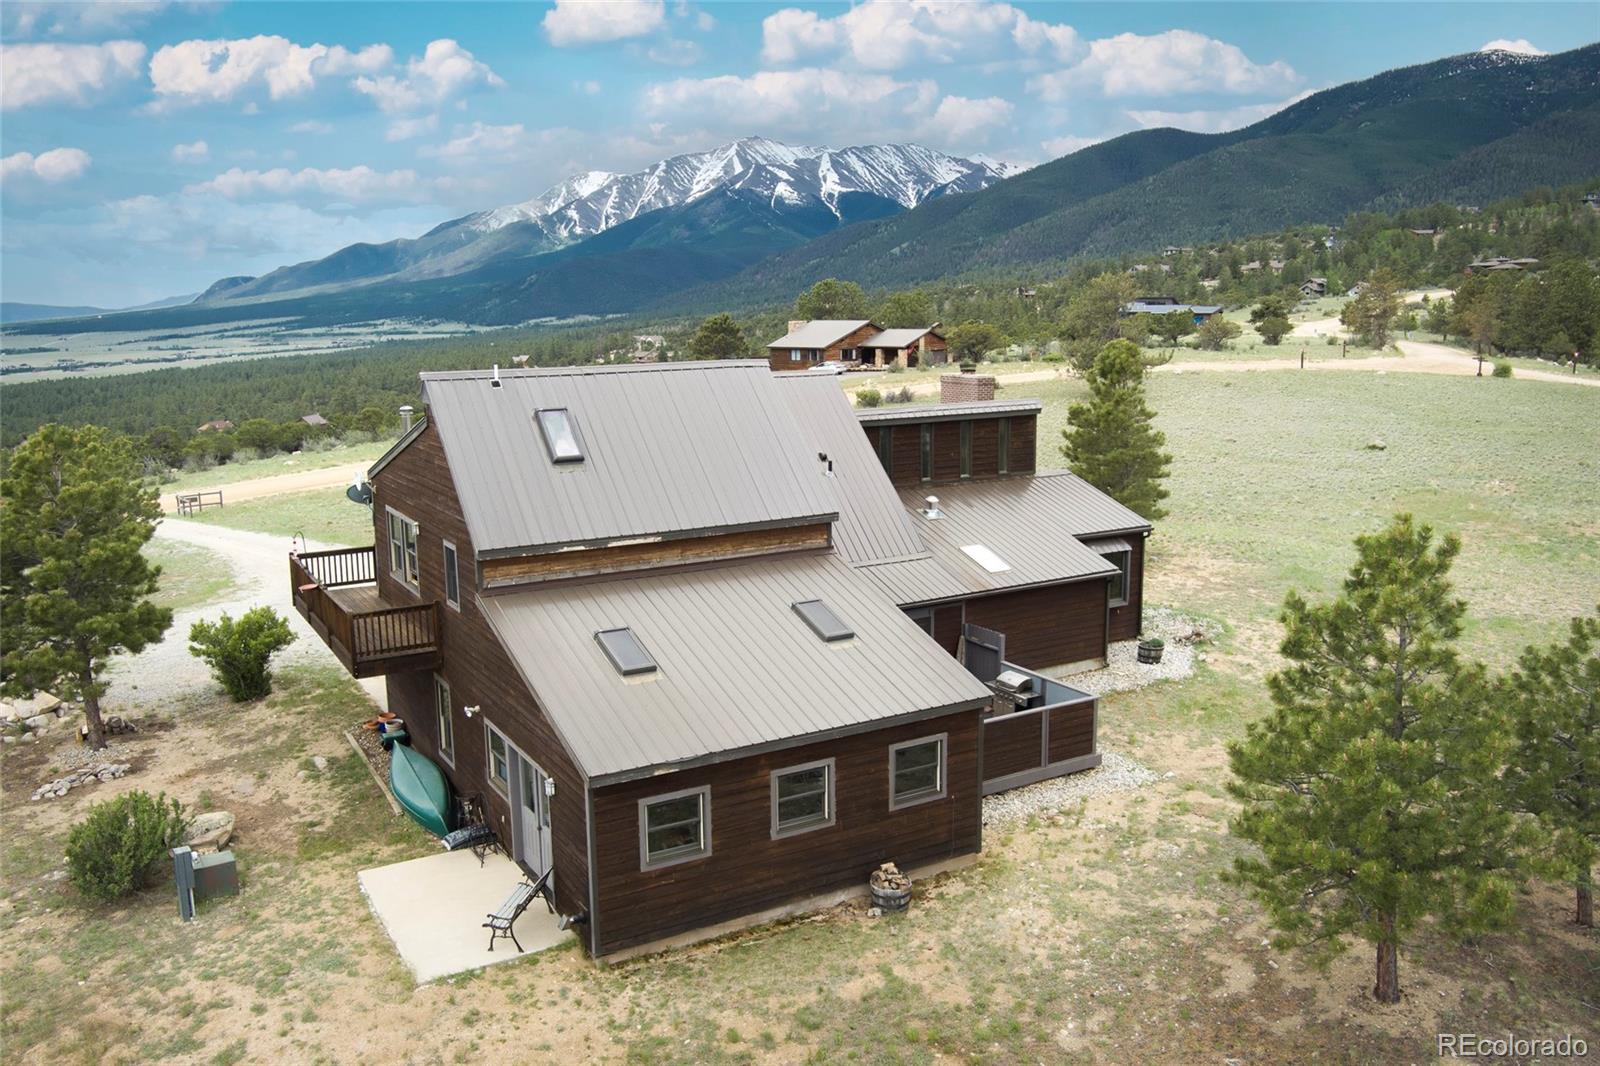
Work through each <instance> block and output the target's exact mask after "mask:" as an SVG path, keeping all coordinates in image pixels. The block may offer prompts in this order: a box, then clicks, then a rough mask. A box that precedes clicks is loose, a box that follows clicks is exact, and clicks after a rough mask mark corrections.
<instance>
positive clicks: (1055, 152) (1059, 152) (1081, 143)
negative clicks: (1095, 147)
mask: <svg viewBox="0 0 1600 1066" xmlns="http://www.w3.org/2000/svg"><path fill="white" fill-rule="evenodd" d="M1105 139H1106V138H1104V137H1080V136H1078V135H1077V134H1074V133H1064V134H1062V135H1061V136H1060V137H1051V138H1049V139H1048V140H1045V141H1041V142H1040V144H1039V147H1040V148H1043V149H1044V150H1045V152H1046V154H1048V155H1049V156H1050V158H1051V159H1059V158H1061V157H1062V156H1064V155H1071V154H1072V153H1073V152H1079V151H1082V150H1083V149H1085V148H1088V147H1089V146H1090V145H1092V144H1099V143H1100V142H1101V141H1103V140H1105Z"/></svg>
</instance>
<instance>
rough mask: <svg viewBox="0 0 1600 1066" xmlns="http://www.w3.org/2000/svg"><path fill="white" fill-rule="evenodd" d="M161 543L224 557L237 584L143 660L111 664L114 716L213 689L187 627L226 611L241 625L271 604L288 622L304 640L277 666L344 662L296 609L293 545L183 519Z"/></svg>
mask: <svg viewBox="0 0 1600 1066" xmlns="http://www.w3.org/2000/svg"><path fill="white" fill-rule="evenodd" d="M156 536H157V537H159V538H161V539H163V540H171V541H177V542H179V543H183V544H192V545H195V546H197V547H200V548H205V549H207V550H209V551H213V552H216V553H217V554H218V555H221V556H223V557H225V558H226V559H227V560H228V564H229V565H230V566H231V567H232V568H233V576H234V581H235V584H234V586H233V587H232V588H231V589H229V590H228V591H227V592H226V593H224V594H223V597H222V598H221V599H219V600H218V601H216V602H213V603H208V604H204V605H201V606H198V607H192V608H189V609H187V610H182V611H177V612H174V614H173V618H172V627H171V628H170V629H168V630H167V633H166V636H165V638H163V639H162V641H161V642H160V643H159V644H153V645H151V646H149V647H147V648H146V649H145V650H144V651H142V652H140V653H139V654H138V655H123V656H119V657H118V658H116V659H114V660H113V661H112V663H111V665H110V666H109V667H108V668H107V670H106V677H107V679H108V680H109V681H110V683H111V689H110V691H109V692H108V693H107V695H106V699H105V707H106V712H107V713H108V714H118V713H122V712H123V711H125V710H133V709H136V708H145V709H153V710H157V709H162V707H163V705H164V704H166V703H168V702H170V701H172V700H174V699H176V698H177V697H179V696H183V695H187V694H190V693H194V692H204V691H213V690H215V689H216V687H217V685H216V681H215V680H214V679H213V678H212V677H211V670H210V668H209V667H208V666H206V664H205V663H203V662H201V661H200V660H199V659H197V658H195V657H194V656H193V655H191V654H189V627H190V626H191V625H192V624H193V623H194V622H196V621H198V620H199V619H202V618H204V619H207V620H215V619H216V618H217V616H218V615H220V614H221V613H222V612H223V611H227V612H228V613H229V614H230V615H232V616H233V617H235V618H237V617H239V615H240V614H242V613H244V612H245V611H248V610H249V609H250V608H252V607H258V606H260V605H262V604H266V605H267V606H269V607H272V608H273V609H274V610H276V611H277V612H278V613H279V614H281V615H283V616H284V617H285V618H287V619H288V620H289V627H290V628H291V629H292V630H293V631H294V634H295V636H296V638H298V639H296V640H295V642H294V643H293V644H292V645H290V646H289V647H288V648H287V649H286V650H285V651H283V652H281V653H280V654H279V655H277V656H276V657H275V658H274V659H273V665H274V666H275V667H282V666H289V665H292V664H295V663H337V662H338V660H337V659H335V658H334V657H333V653H332V652H330V651H329V650H328V649H327V647H326V646H325V645H324V644H323V643H322V641H321V640H320V639H319V638H318V637H317V635H316V634H315V633H313V632H312V631H311V627H310V626H309V625H307V624H306V622H305V620H304V619H302V618H301V617H300V615H299V613H298V612H297V611H296V610H295V609H294V605H293V603H291V602H290V599H289V549H290V543H289V541H288V540H287V539H285V538H283V537H275V536H270V535H268V534H265V533H252V532H249V531H247V530H242V529H229V528H227V527H226V526H213V525H203V524H201V523H198V522H187V521H184V520H183V519H178V518H169V519H166V520H165V521H163V522H162V523H161V524H160V525H159V526H157V527H156ZM307 547H308V548H309V549H310V550H312V551H316V550H319V549H323V548H327V547H330V545H324V544H316V543H312V544H309V545H307ZM371 680H372V679H368V681H364V682H362V687H363V688H366V689H367V691H368V693H369V694H372V695H374V696H375V698H379V699H381V693H382V691H383V688H382V686H383V679H382V678H381V677H380V678H377V679H376V681H377V684H376V686H373V685H371V684H370V682H371Z"/></svg>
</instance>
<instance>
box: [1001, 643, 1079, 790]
mask: <svg viewBox="0 0 1600 1066" xmlns="http://www.w3.org/2000/svg"><path fill="white" fill-rule="evenodd" d="M1002 665H1003V667H1004V668H1005V669H1006V670H1015V671H1018V672H1020V673H1023V674H1026V675H1027V676H1029V677H1030V678H1032V679H1033V681H1034V693H1035V694H1034V696H1033V698H1032V699H1031V700H1029V701H1028V702H1029V706H1026V707H1025V708H1023V709H1020V710H1016V711H1012V712H1011V713H1009V714H995V715H990V716H988V717H985V718H984V719H983V725H982V729H983V775H984V781H983V794H984V795H986V796H987V795H991V794H992V793H995V792H1004V791H1006V790H1007V789H1011V788H1018V787H1020V786H1022V785H1027V784H1032V783H1033V782H1035V781H1043V780H1045V779H1046V778H1050V777H1059V776H1061V775H1063V774H1069V773H1075V772H1077V771H1078V770H1085V769H1088V768H1090V767H1093V766H1098V765H1100V751H1099V745H1098V742H1097V738H1096V736H1095V732H1096V729H1095V727H1096V718H1097V713H1096V712H1097V709H1098V705H1099V698H1098V697H1096V696H1093V695H1091V694H1089V693H1087V692H1081V691H1079V690H1078V689H1075V688H1073V687H1072V686H1070V685H1064V684H1062V683H1061V682H1059V681H1055V680H1052V679H1051V678H1048V677H1045V676H1044V675H1042V674H1037V673H1034V672H1033V671H1032V670H1025V669H1023V668H1022V667H1020V666H1017V665H1016V664H1015V663H1003V664H1002Z"/></svg>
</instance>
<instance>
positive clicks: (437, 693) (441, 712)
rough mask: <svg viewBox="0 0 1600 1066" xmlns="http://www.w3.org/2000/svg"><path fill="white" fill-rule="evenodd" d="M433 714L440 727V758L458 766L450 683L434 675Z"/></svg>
mask: <svg viewBox="0 0 1600 1066" xmlns="http://www.w3.org/2000/svg"><path fill="white" fill-rule="evenodd" d="M433 713H434V721H435V722H437V723H438V725H439V758H441V759H443V760H444V761H445V762H447V763H449V764H450V765H451V766H454V765H455V764H456V727H455V722H454V720H453V719H452V718H451V717H450V682H448V681H446V680H445V679H444V678H442V677H440V676H439V675H438V674H434V675H433Z"/></svg>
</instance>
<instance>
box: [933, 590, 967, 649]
mask: <svg viewBox="0 0 1600 1066" xmlns="http://www.w3.org/2000/svg"><path fill="white" fill-rule="evenodd" d="M933 639H934V640H937V641H938V642H939V647H941V648H943V649H944V650H945V651H947V652H949V653H950V654H951V655H954V654H956V652H957V651H959V650H960V648H961V605H960V604H959V603H946V604H943V605H942V606H939V607H935V608H934V609H933Z"/></svg>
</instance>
